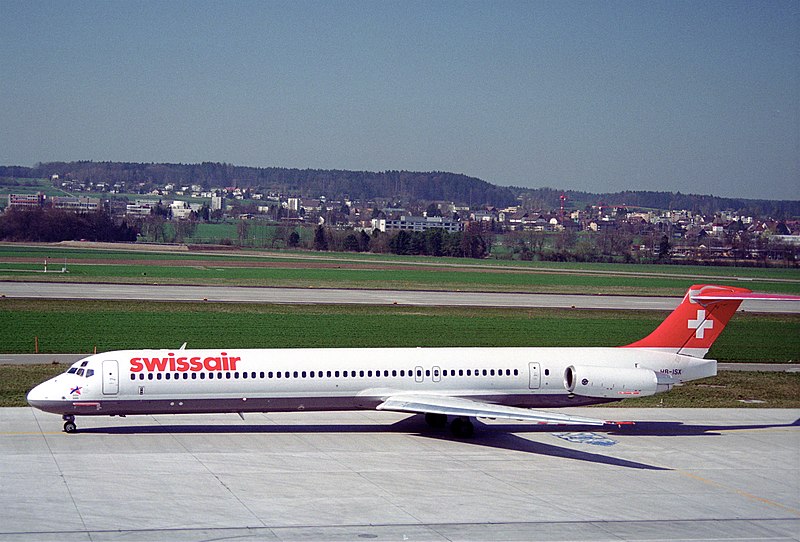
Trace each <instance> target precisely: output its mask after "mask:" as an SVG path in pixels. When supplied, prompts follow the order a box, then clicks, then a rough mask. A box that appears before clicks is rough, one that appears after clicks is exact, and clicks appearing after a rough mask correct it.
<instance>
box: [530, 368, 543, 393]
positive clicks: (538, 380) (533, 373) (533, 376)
mask: <svg viewBox="0 0 800 542" xmlns="http://www.w3.org/2000/svg"><path fill="white" fill-rule="evenodd" d="M528 368H529V370H530V378H529V380H528V387H529V388H530V389H532V390H538V389H539V386H541V385H542V375H541V373H540V372H539V364H538V363H528Z"/></svg>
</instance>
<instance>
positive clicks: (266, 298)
mask: <svg viewBox="0 0 800 542" xmlns="http://www.w3.org/2000/svg"><path fill="white" fill-rule="evenodd" d="M0 296H5V297H8V298H27V299H90V300H99V299H103V300H128V301H180V302H187V301H194V302H204V301H208V302H235V303H281V304H335V305H348V304H359V305H409V306H414V305H416V306H469V307H506V308H540V307H545V308H578V309H626V310H673V309H674V308H675V307H676V306H678V304H679V303H680V301H681V298H679V297H643V296H612V295H576V294H525V293H488V292H437V291H419V290H338V289H323V288H252V287H238V286H166V285H141V284H81V283H57V282H2V283H0ZM740 310H746V311H750V312H780V313H800V303H798V302H783V303H776V302H769V301H759V300H748V301H745V302H744V303H743V304H742V307H741V309H740Z"/></svg>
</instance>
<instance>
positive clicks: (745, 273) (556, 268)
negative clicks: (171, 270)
mask: <svg viewBox="0 0 800 542" xmlns="http://www.w3.org/2000/svg"><path fill="white" fill-rule="evenodd" d="M217 227H223V228H227V230H226V231H227V232H228V233H231V232H232V233H233V236H232V237H231V238H235V237H236V235H235V233H236V227H235V225H232V224H199V225H198V236H199V235H200V234H201V233H202V235H207V234H209V233H211V232H213V230H214V229H215V228H217ZM272 227H273V226H270V225H261V224H259V225H258V226H256V227H255V229H257V230H259V231H261V230H262V229H270V228H272ZM212 236H213V237H218V236H217V235H212ZM125 246H126V245H124V244H121V245H120V248H119V249H118V250H109V249H91V248H76V247H64V246H60V245H57V244H55V245H48V246H41V245H34V246H26V245H18V244H11V243H9V244H0V261H1V260H2V258H4V257H35V258H44V257H49V258H58V259H62V260H63V259H64V258H67V259H68V261H72V260H80V259H103V258H106V259H108V260H109V263H112V262H113V260H114V259H118V258H124V259H151V260H156V259H163V260H167V259H168V260H181V259H183V260H194V259H197V258H202V259H209V260H214V261H242V260H247V261H252V260H253V259H254V258H256V259H257V258H259V257H265V258H268V259H269V260H275V259H276V258H278V259H279V260H280V259H285V260H289V261H298V260H300V261H306V260H308V258H315V259H324V260H332V261H342V262H373V263H375V262H381V263H388V264H409V263H411V264H426V265H438V266H453V265H454V266H457V267H463V268H489V269H505V270H509V271H514V270H516V271H523V270H533V271H550V272H563V271H568V272H576V273H579V272H588V273H624V274H635V273H644V274H656V275H658V276H662V275H694V276H705V277H722V278H727V279H739V278H743V279H748V278H754V279H776V280H790V281H800V269H794V268H766V269H765V268H750V267H722V266H718V267H715V266H699V265H655V264H610V263H576V262H522V261H507V260H493V259H487V260H475V259H470V258H436V257H432V256H397V255H394V254H372V253H355V252H314V251H305V250H281V251H279V252H269V251H259V250H249V249H244V250H241V251H239V250H236V251H234V252H232V253H229V254H209V253H208V252H205V251H200V252H187V251H175V250H173V249H171V248H170V247H166V246H165V247H164V249H163V250H164V251H163V252H154V251H150V250H148V251H142V250H136V249H127V250H126V248H125ZM134 246H136V245H134Z"/></svg>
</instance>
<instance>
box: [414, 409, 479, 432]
mask: <svg viewBox="0 0 800 542" xmlns="http://www.w3.org/2000/svg"><path fill="white" fill-rule="evenodd" d="M425 423H427V424H428V425H429V426H430V427H432V428H434V429H443V428H444V427H445V426H446V425H447V416H446V415H445V414H433V413H431V412H429V413H427V414H425ZM450 432H452V433H453V435H454V436H456V437H458V438H470V437H471V436H472V435H474V434H475V426H474V425H473V424H472V422H471V421H470V419H469V418H467V417H465V416H459V417H457V418H453V421H452V422H450Z"/></svg>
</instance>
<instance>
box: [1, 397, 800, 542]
mask: <svg viewBox="0 0 800 542" xmlns="http://www.w3.org/2000/svg"><path fill="white" fill-rule="evenodd" d="M569 411H570V412H572V413H575V414H582V415H587V416H589V415H591V416H592V417H600V418H605V419H625V420H636V421H637V422H638V423H637V424H636V425H634V426H623V427H622V428H616V427H613V428H612V429H609V430H600V431H598V430H596V429H595V430H593V431H591V432H590V431H589V430H585V429H581V428H564V427H555V428H541V427H539V426H531V425H525V424H509V423H499V422H487V424H486V425H481V424H479V425H478V427H477V429H478V433H477V435H476V437H475V438H473V439H470V440H467V441H461V440H456V439H452V438H450V436H449V435H448V434H447V433H440V432H436V431H434V430H429V429H428V428H427V427H426V426H425V425H424V423H423V422H421V420H419V419H418V418H417V417H410V418H407V417H405V416H403V415H400V414H394V413H387V412H372V411H364V412H345V413H287V414H256V415H251V416H247V419H246V420H245V421H242V420H240V419H239V418H238V417H237V416H235V415H187V416H143V417H129V418H124V419H120V418H105V417H104V418H79V419H78V427H79V428H80V429H82V431H80V432H78V433H76V434H71V435H67V434H65V433H62V432H61V431H60V429H61V420H60V418H59V417H58V416H55V415H51V414H45V413H41V412H38V411H34V410H33V409H30V408H5V409H0V428H2V429H1V430H0V456H1V457H2V458H3V461H2V462H1V463H0V479H2V485H3V491H2V492H0V506H2V509H3V511H4V514H3V521H2V522H0V540H3V541H4V540H17V541H26V540H58V541H78V540H80V541H84V540H92V541H104V540H126V541H127V540H134V541H140V540H156V539H159V540H161V539H169V540H209V539H215V540H220V539H236V540H361V539H378V540H490V539H496V540H497V539H499V540H687V539H691V540H716V541H719V540H744V539H747V540H798V536H800V425H798V421H797V420H798V418H799V417H800V410H771V409H612V408H591V409H570V410H569Z"/></svg>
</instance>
